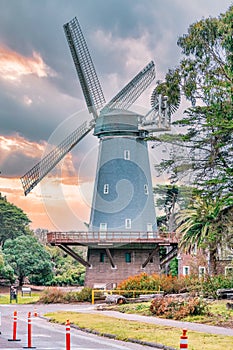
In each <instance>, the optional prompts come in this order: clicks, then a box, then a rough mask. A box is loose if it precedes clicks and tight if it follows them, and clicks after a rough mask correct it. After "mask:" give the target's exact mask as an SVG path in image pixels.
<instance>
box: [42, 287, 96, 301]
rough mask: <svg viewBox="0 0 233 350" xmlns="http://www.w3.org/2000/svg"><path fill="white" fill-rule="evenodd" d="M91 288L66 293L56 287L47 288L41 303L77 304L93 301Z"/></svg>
mask: <svg viewBox="0 0 233 350" xmlns="http://www.w3.org/2000/svg"><path fill="white" fill-rule="evenodd" d="M91 291H92V289H91V288H87V287H86V288H83V289H82V290H81V291H80V292H64V291H62V290H61V289H59V288H56V287H49V288H46V289H45V290H44V291H43V292H42V293H41V296H40V299H39V302H41V303H44V304H52V303H75V302H82V301H91Z"/></svg>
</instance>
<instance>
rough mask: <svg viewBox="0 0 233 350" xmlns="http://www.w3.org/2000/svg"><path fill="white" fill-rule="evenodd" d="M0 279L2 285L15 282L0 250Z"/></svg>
mask: <svg viewBox="0 0 233 350" xmlns="http://www.w3.org/2000/svg"><path fill="white" fill-rule="evenodd" d="M0 279H1V280H3V282H4V283H6V282H9V283H13V282H14V280H15V276H14V270H13V269H12V267H11V266H10V265H9V264H7V263H6V262H5V260H4V257H3V254H2V250H0Z"/></svg>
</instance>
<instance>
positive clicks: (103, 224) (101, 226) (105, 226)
mask: <svg viewBox="0 0 233 350" xmlns="http://www.w3.org/2000/svg"><path fill="white" fill-rule="evenodd" d="M103 231H107V223H106V222H101V223H100V232H103Z"/></svg>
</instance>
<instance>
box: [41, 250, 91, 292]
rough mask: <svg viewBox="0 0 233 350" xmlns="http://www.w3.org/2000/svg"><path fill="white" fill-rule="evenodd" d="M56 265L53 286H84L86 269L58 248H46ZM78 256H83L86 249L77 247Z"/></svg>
mask: <svg viewBox="0 0 233 350" xmlns="http://www.w3.org/2000/svg"><path fill="white" fill-rule="evenodd" d="M46 249H47V250H48V252H49V254H50V256H51V258H52V261H53V264H54V269H53V271H54V277H53V279H52V281H51V284H53V285H77V284H78V285H81V286H82V285H83V284H84V278H85V267H84V266H83V265H82V264H80V263H79V262H78V261H76V260H74V259H73V258H72V257H71V256H69V255H67V254H66V253H64V252H63V251H62V250H61V249H60V248H58V247H47V248H46ZM74 249H75V251H77V253H78V254H81V255H83V254H84V249H83V248H81V247H75V248H74Z"/></svg>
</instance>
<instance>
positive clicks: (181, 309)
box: [150, 297, 208, 320]
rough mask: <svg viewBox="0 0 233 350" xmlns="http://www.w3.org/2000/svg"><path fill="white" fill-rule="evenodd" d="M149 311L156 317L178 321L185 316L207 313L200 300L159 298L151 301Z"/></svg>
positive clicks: (205, 304)
mask: <svg viewBox="0 0 233 350" xmlns="http://www.w3.org/2000/svg"><path fill="white" fill-rule="evenodd" d="M150 311H151V312H152V313H153V314H154V315H156V316H163V317H164V318H172V319H174V320H180V319H182V318H184V317H186V316H192V315H203V314H205V313H206V312H207V311H208V307H207V303H206V302H205V301H204V300H203V299H201V298H197V297H196V298H191V297H189V298H180V297H179V298H178V297H159V298H156V299H153V300H152V302H151V306H150Z"/></svg>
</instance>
